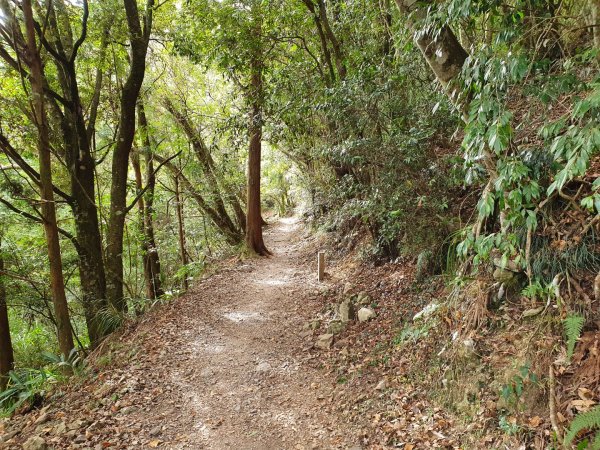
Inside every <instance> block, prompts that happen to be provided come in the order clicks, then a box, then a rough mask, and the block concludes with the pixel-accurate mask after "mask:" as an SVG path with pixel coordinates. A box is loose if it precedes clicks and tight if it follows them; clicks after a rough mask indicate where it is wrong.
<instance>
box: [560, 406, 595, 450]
mask: <svg viewBox="0 0 600 450" xmlns="http://www.w3.org/2000/svg"><path fill="white" fill-rule="evenodd" d="M596 428H600V406H596V407H595V408H592V409H590V410H589V411H586V412H584V413H581V414H578V415H577V416H576V417H575V418H574V419H573V422H571V426H570V427H569V430H568V431H567V434H566V435H565V446H566V445H569V444H571V442H573V440H574V439H575V437H576V436H577V435H578V434H579V433H580V432H581V431H582V430H591V429H596ZM590 449H593V450H599V449H600V438H599V437H598V435H597V436H596V438H595V439H594V441H593V442H592V446H591V447H590Z"/></svg>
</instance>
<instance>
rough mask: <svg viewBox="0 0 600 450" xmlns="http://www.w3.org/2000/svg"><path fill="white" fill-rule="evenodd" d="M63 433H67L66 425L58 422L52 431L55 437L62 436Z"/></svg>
mask: <svg viewBox="0 0 600 450" xmlns="http://www.w3.org/2000/svg"><path fill="white" fill-rule="evenodd" d="M65 431H67V425H66V424H65V423H64V422H58V423H57V424H56V426H55V427H54V428H53V430H52V432H53V433H54V434H56V435H57V436H60V435H62V434H63V433H64V432H65Z"/></svg>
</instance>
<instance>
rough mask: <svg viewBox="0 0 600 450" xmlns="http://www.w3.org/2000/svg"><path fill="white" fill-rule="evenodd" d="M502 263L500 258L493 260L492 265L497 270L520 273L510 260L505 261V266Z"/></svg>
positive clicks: (514, 263)
mask: <svg viewBox="0 0 600 450" xmlns="http://www.w3.org/2000/svg"><path fill="white" fill-rule="evenodd" d="M502 263H503V261H502V258H494V265H495V266H496V267H498V268H499V269H505V270H509V271H511V272H515V273H519V272H521V271H522V269H521V268H520V267H519V265H518V264H517V263H516V262H514V261H511V260H510V259H509V260H507V261H506V264H502Z"/></svg>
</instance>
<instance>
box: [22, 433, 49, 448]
mask: <svg viewBox="0 0 600 450" xmlns="http://www.w3.org/2000/svg"><path fill="white" fill-rule="evenodd" d="M47 448H48V445H47V444H46V441H45V440H44V438H42V437H40V436H32V437H30V438H29V439H27V440H26V441H25V443H24V444H23V450H46V449H47Z"/></svg>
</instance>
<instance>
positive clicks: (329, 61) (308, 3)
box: [302, 0, 336, 87]
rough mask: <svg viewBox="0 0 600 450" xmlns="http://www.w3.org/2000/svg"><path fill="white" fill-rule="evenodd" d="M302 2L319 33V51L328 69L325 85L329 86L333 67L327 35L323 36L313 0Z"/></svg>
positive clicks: (333, 73) (331, 82) (333, 81)
mask: <svg viewBox="0 0 600 450" xmlns="http://www.w3.org/2000/svg"><path fill="white" fill-rule="evenodd" d="M302 2H303V3H304V4H305V5H306V7H307V8H308V10H309V11H310V13H311V14H312V16H313V20H314V22H315V27H316V28H317V34H318V35H319V41H320V42H321V51H322V52H323V59H324V60H325V65H326V66H327V68H328V69H329V79H325V85H326V86H327V87H331V86H332V85H333V83H335V78H336V77H335V69H334V68H333V63H332V59H331V52H330V51H329V46H328V45H327V37H326V36H325V31H323V25H322V24H321V18H320V16H319V13H317V11H316V9H315V4H314V3H313V0H302Z"/></svg>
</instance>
